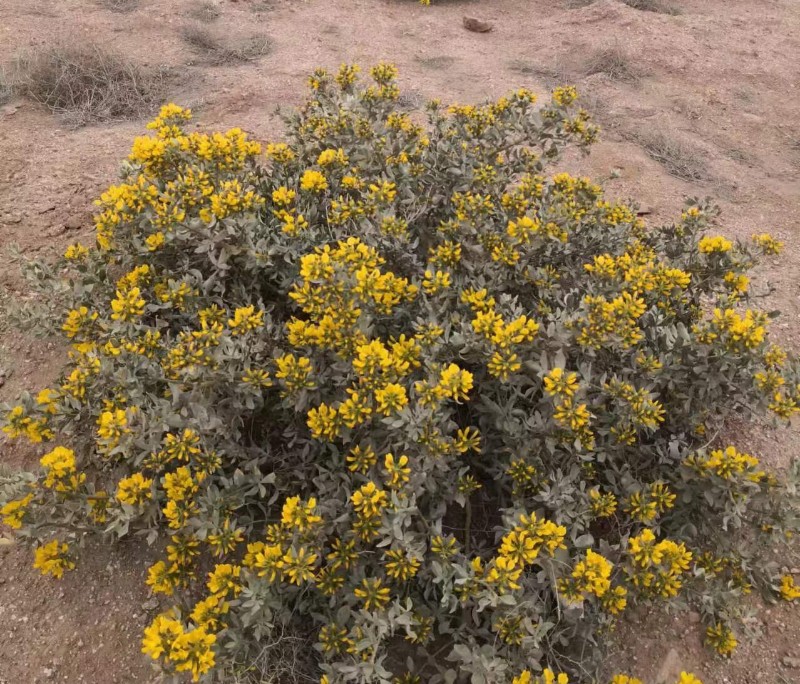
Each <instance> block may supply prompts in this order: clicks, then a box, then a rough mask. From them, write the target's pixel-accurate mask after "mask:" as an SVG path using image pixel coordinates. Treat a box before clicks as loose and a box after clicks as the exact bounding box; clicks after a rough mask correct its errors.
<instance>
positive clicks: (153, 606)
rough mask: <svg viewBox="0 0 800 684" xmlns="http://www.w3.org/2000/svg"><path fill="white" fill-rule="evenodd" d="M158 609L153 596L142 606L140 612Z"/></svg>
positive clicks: (156, 601) (156, 600)
mask: <svg viewBox="0 0 800 684" xmlns="http://www.w3.org/2000/svg"><path fill="white" fill-rule="evenodd" d="M156 608H158V599H157V598H156V597H155V596H154V597H153V598H151V599H147V601H145V602H144V603H143V604H142V610H155V609H156Z"/></svg>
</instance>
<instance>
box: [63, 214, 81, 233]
mask: <svg viewBox="0 0 800 684" xmlns="http://www.w3.org/2000/svg"><path fill="white" fill-rule="evenodd" d="M85 224H86V215H85V214H73V215H72V216H70V217H69V218H68V219H67V220H66V221H64V228H65V229H66V230H80V229H81V228H83V226H84V225H85Z"/></svg>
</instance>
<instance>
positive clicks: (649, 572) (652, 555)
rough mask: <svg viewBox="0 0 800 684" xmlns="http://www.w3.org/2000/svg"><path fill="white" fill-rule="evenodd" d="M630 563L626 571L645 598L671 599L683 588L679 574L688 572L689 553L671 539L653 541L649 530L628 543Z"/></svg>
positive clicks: (654, 537) (690, 558)
mask: <svg viewBox="0 0 800 684" xmlns="http://www.w3.org/2000/svg"><path fill="white" fill-rule="evenodd" d="M628 553H629V554H630V556H631V560H632V561H633V567H632V569H631V570H630V571H629V575H630V577H631V580H632V581H633V584H634V586H635V587H636V588H637V589H639V591H641V592H643V593H644V594H645V595H653V596H661V597H663V598H671V597H673V596H676V595H677V594H678V591H679V590H680V588H681V586H682V579H681V575H682V574H683V573H685V572H687V571H688V570H689V564H690V563H691V560H692V554H691V552H690V551H688V550H687V549H686V547H685V546H684V544H682V543H680V544H679V543H676V542H674V541H672V540H671V539H663V540H662V541H660V542H656V536H655V534H653V531H652V530H650V529H644V530H643V531H642V532H641V533H640V534H639V535H638V536H636V537H631V538H630V539H629V540H628Z"/></svg>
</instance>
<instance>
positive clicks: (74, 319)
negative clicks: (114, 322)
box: [61, 306, 97, 339]
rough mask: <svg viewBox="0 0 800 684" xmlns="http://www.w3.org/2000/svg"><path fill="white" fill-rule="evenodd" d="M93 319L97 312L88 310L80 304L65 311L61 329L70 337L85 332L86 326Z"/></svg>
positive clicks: (95, 317)
mask: <svg viewBox="0 0 800 684" xmlns="http://www.w3.org/2000/svg"><path fill="white" fill-rule="evenodd" d="M95 320H97V313H96V312H90V311H89V309H87V308H86V307H85V306H81V307H80V308H78V309H72V310H71V311H69V312H68V313H67V317H66V318H65V319H64V323H63V325H62V326H61V329H62V330H63V331H64V332H65V333H66V334H67V337H69V338H70V339H72V338H74V337H76V336H77V335H78V334H79V333H81V332H86V328H88V327H89V326H90V325H91V323H92V322H94V321H95Z"/></svg>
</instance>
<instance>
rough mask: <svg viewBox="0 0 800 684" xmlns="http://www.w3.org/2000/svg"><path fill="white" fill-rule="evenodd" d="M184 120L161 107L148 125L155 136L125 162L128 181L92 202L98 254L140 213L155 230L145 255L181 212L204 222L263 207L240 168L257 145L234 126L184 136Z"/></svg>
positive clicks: (180, 112)
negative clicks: (146, 212) (129, 169)
mask: <svg viewBox="0 0 800 684" xmlns="http://www.w3.org/2000/svg"><path fill="white" fill-rule="evenodd" d="M190 119H191V112H190V111H189V110H188V109H182V108H181V107H178V106H177V105H174V104H168V105H165V106H164V107H163V108H162V109H161V112H160V113H159V116H158V117H157V118H156V119H155V120H154V121H152V122H150V124H148V128H150V129H151V130H154V131H156V136H155V137H152V136H143V137H139V138H136V140H135V141H134V143H133V148H132V150H131V154H130V156H129V158H128V159H129V162H130V163H131V165H132V166H133V173H131V174H130V176H129V179H128V182H126V183H123V184H121V185H116V186H112V187H111V188H109V189H108V191H107V192H105V193H103V194H102V195H101V197H100V199H99V200H98V201H97V202H96V204H97V205H98V206H99V207H100V213H98V214H97V215H96V216H95V228H96V231H97V244H98V246H99V247H100V249H101V250H111V249H113V248H114V247H115V237H116V234H117V231H118V230H119V229H120V228H121V227H122V226H124V225H126V224H127V223H128V222H130V221H132V220H134V219H136V218H137V217H138V216H140V215H141V214H142V213H143V212H144V210H145V209H149V210H150V211H151V212H152V213H153V218H152V223H153V225H154V226H156V227H157V228H158V230H156V231H154V232H153V233H151V234H150V235H147V236H144V237H143V240H144V243H145V245H146V248H147V249H148V250H149V251H155V250H157V249H159V248H160V247H161V246H162V245H163V244H164V242H165V236H166V235H167V234H169V233H170V232H172V231H173V230H174V228H175V226H176V224H178V223H180V222H182V221H183V220H184V219H185V218H186V209H187V208H190V209H191V210H192V211H194V212H196V214H197V216H198V217H199V218H200V219H201V220H203V221H206V222H210V221H212V220H221V219H224V218H226V217H229V216H231V215H235V214H238V213H241V212H246V211H251V210H253V209H255V208H257V207H258V206H259V205H260V204H261V203H263V200H262V199H261V198H260V197H258V196H257V195H256V193H255V192H254V190H253V189H252V187H250V186H251V185H252V178H251V174H250V172H249V170H248V171H246V170H245V169H247V168H248V167H249V166H250V165H251V164H252V161H253V159H254V158H255V156H256V155H257V154H259V153H260V151H261V146H260V145H259V144H258V143H255V142H252V141H250V140H248V139H247V135H246V134H245V133H244V132H243V131H241V130H240V129H238V128H234V129H231V130H229V131H227V132H226V133H224V134H223V133H215V134H213V135H206V134H203V133H189V134H186V133H185V132H184V131H183V126H184V125H185V123H186V122H187V121H189V120H190ZM230 176H236V177H233V178H232V177H230Z"/></svg>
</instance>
